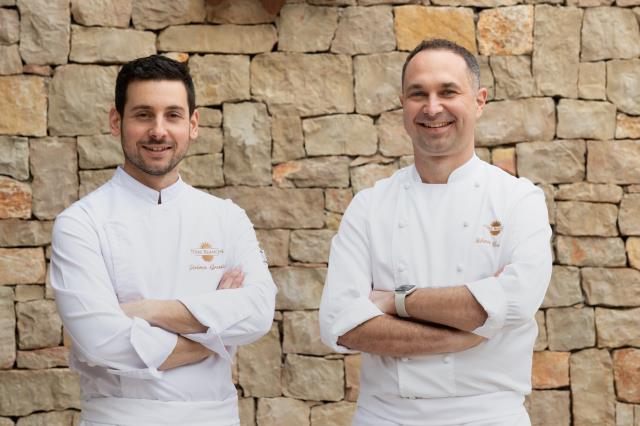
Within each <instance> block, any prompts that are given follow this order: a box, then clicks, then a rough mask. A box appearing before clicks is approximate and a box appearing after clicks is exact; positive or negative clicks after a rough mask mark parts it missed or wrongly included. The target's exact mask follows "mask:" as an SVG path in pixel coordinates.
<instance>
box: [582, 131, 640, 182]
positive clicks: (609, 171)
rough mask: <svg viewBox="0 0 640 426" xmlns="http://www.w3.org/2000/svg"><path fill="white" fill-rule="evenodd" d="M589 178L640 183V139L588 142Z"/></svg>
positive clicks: (591, 179) (598, 180)
mask: <svg viewBox="0 0 640 426" xmlns="http://www.w3.org/2000/svg"><path fill="white" fill-rule="evenodd" d="M587 180H588V181H590V182H598V183H617V184H634V183H640V140H637V141H626V140H625V141H608V142H596V141H589V142H587Z"/></svg>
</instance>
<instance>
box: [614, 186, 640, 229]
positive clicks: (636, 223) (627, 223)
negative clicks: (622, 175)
mask: <svg viewBox="0 0 640 426" xmlns="http://www.w3.org/2000/svg"><path fill="white" fill-rule="evenodd" d="M638 213H640V194H625V196H624V198H622V202H621V203H620V215H619V217H618V225H619V226H620V232H621V233H622V235H640V215H639V214H638Z"/></svg>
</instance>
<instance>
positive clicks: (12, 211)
mask: <svg viewBox="0 0 640 426" xmlns="http://www.w3.org/2000/svg"><path fill="white" fill-rule="evenodd" d="M31 206H32V202H31V187H30V186H29V185H28V184H26V183H22V182H18V181H17V180H13V179H11V178H8V177H4V176H0V219H13V218H17V219H29V218H30V217H31Z"/></svg>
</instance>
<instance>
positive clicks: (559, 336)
mask: <svg viewBox="0 0 640 426" xmlns="http://www.w3.org/2000/svg"><path fill="white" fill-rule="evenodd" d="M546 317H547V321H546V326H547V336H548V339H549V349H550V350H552V351H570V350H573V349H581V348H587V347H590V346H594V345H595V343H596V333H595V330H594V325H595V322H594V314H593V308H580V307H569V308H551V309H548V310H547V315H546Z"/></svg>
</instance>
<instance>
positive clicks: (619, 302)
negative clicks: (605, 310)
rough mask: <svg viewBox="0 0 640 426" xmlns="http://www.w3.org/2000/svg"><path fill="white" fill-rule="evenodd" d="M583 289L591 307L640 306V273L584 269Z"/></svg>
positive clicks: (618, 269) (611, 269) (617, 269)
mask: <svg viewBox="0 0 640 426" xmlns="http://www.w3.org/2000/svg"><path fill="white" fill-rule="evenodd" d="M582 287H583V288H584V292H585V295H586V297H587V303H589V304H590V305H605V306H640V271H637V270H635V269H631V268H583V269H582Z"/></svg>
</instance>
